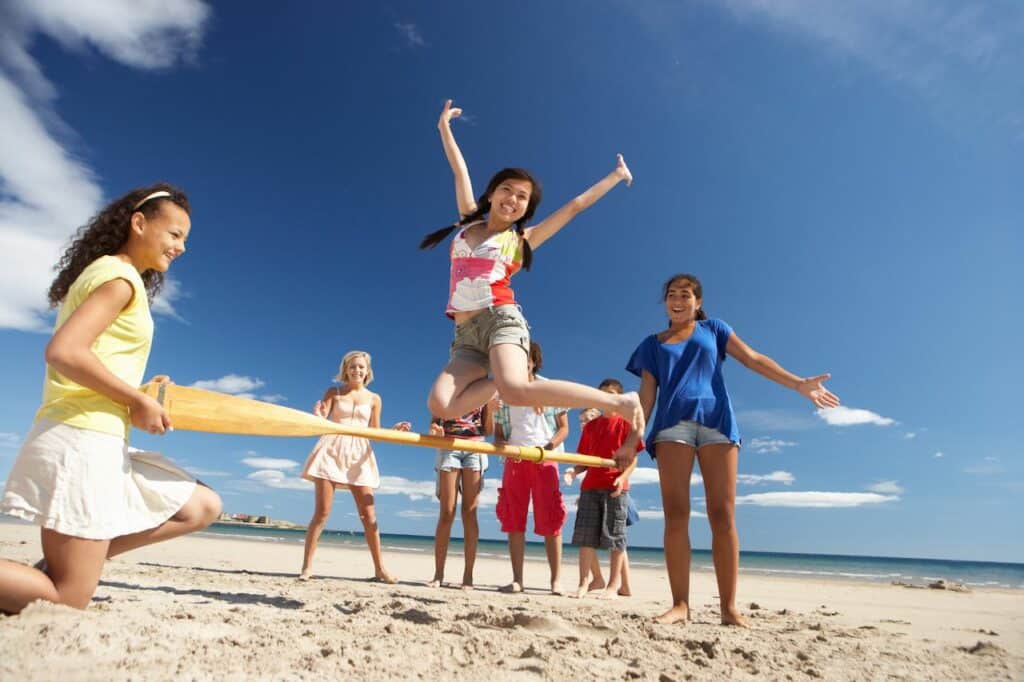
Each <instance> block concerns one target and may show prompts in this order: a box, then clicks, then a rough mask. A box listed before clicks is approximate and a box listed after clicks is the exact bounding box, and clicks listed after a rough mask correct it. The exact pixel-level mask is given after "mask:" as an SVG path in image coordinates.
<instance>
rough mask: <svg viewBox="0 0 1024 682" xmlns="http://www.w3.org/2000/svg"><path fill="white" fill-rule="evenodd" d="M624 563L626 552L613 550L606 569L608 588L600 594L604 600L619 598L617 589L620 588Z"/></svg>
mask: <svg viewBox="0 0 1024 682" xmlns="http://www.w3.org/2000/svg"><path fill="white" fill-rule="evenodd" d="M625 563H626V550H624V549H613V550H612V557H611V561H610V562H609V564H610V565H609V568H608V587H607V588H605V591H604V592H603V593H601V597H603V598H604V599H614V598H616V597H618V596H619V589H620V588H621V587H622V567H623V565H624V564H625Z"/></svg>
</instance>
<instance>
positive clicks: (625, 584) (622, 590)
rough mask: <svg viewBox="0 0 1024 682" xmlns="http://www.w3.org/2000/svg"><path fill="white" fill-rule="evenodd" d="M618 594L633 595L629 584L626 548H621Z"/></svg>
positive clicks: (622, 595)
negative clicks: (620, 577)
mask: <svg viewBox="0 0 1024 682" xmlns="http://www.w3.org/2000/svg"><path fill="white" fill-rule="evenodd" d="M619 596H620V597H631V596H633V589H632V588H631V587H630V586H629V554H628V553H627V552H626V550H622V585H621V586H620V587H619Z"/></svg>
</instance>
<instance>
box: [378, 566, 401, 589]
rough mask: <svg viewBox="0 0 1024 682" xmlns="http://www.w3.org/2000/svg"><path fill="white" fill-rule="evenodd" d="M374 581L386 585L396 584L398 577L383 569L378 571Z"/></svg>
mask: <svg viewBox="0 0 1024 682" xmlns="http://www.w3.org/2000/svg"><path fill="white" fill-rule="evenodd" d="M373 581H374V582H377V583H384V584H385V585H394V584H395V583H397V582H398V578H396V577H395V576H393V575H391V574H390V573H388V572H387V571H385V570H384V569H381V570H380V573H378V574H376V575H375V576H373Z"/></svg>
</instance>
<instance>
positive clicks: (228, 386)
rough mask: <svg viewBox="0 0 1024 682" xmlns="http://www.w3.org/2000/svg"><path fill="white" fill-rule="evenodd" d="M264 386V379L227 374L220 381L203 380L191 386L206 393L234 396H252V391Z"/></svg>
mask: <svg viewBox="0 0 1024 682" xmlns="http://www.w3.org/2000/svg"><path fill="white" fill-rule="evenodd" d="M263 385H264V381H263V380H262V379H253V378H252V377H247V376H241V375H239V374H226V375H224V376H222V377H221V378H220V379H201V380H200V381H197V382H195V383H194V384H191V387H192V388H201V389H203V390H205V391H217V392H218V393H230V394H232V395H244V394H248V396H251V395H252V394H251V391H254V390H256V389H257V388H260V387H261V386H263Z"/></svg>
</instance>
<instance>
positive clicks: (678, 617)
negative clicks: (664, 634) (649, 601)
mask: <svg viewBox="0 0 1024 682" xmlns="http://www.w3.org/2000/svg"><path fill="white" fill-rule="evenodd" d="M689 618H690V607H688V606H687V605H686V604H677V605H676V606H673V607H672V608H670V609H669V610H668V611H666V612H665V613H663V614H661V615H660V616H657V617H655V619H654V622H655V623H662V624H664V625H671V624H672V623H679V622H683V623H685V622H686V621H687V620H689Z"/></svg>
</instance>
